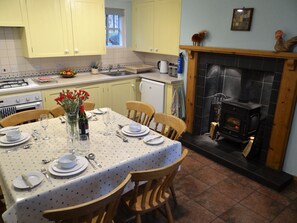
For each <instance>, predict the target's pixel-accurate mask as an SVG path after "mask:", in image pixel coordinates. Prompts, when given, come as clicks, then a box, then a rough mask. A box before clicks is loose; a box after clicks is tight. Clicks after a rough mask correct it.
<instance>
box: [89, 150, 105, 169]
mask: <svg viewBox="0 0 297 223" xmlns="http://www.w3.org/2000/svg"><path fill="white" fill-rule="evenodd" d="M88 158H89V159H90V160H93V161H94V162H95V163H96V165H97V166H99V167H100V168H102V166H101V165H100V164H99V163H98V162H97V161H96V160H95V158H96V156H95V154H94V153H89V154H88Z"/></svg>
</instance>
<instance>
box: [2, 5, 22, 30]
mask: <svg viewBox="0 0 297 223" xmlns="http://www.w3.org/2000/svg"><path fill="white" fill-rule="evenodd" d="M0 26H20V27H21V26H24V23H23V14H22V11H21V0H1V1H0Z"/></svg>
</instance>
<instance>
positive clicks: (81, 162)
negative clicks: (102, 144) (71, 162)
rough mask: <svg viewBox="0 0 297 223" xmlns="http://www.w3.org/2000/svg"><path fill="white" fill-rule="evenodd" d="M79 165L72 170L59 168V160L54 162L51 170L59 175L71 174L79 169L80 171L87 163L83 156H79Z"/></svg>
mask: <svg viewBox="0 0 297 223" xmlns="http://www.w3.org/2000/svg"><path fill="white" fill-rule="evenodd" d="M76 158H77V164H76V165H75V166H74V167H72V168H69V169H63V168H60V167H59V163H58V160H54V161H53V162H52V164H51V168H52V169H53V170H54V171H56V172H59V173H70V172H74V171H76V170H78V169H80V168H81V167H82V166H83V165H84V163H85V158H84V157H82V156H77V157H76Z"/></svg>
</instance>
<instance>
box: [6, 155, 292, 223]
mask: <svg viewBox="0 0 297 223" xmlns="http://www.w3.org/2000/svg"><path fill="white" fill-rule="evenodd" d="M175 189H176V193H177V198H178V205H177V206H176V207H175V208H172V210H173V215H174V218H175V222H176V223H208V222H212V223H223V222H228V223H233V222H234V223H241V222H242V223H258V222H259V223H263V222H273V223H296V222H297V181H294V182H293V183H292V184H291V185H289V186H288V187H287V188H286V189H285V190H283V191H282V192H280V193H278V192H276V191H273V190H271V189H269V188H267V187H265V186H262V185H260V184H258V183H256V182H254V181H252V180H250V179H248V178H246V177H243V176H241V175H239V174H237V173H235V172H233V171H232V170H229V169H227V168H225V167H223V166H221V165H219V164H217V163H215V162H213V161H211V160H209V159H207V158H205V157H203V156H201V155H199V154H197V153H195V152H192V151H191V150H190V152H189V156H188V157H187V158H186V159H185V160H184V162H183V167H182V170H181V171H180V172H179V173H178V175H177V177H176V179H175ZM171 204H172V207H173V206H174V205H173V203H172V202H171ZM126 218H127V212H126V210H125V208H124V207H122V206H120V207H119V212H118V215H117V220H116V223H118V222H123V219H126ZM142 221H143V223H166V222H167V221H166V218H164V217H163V216H162V215H161V214H160V212H154V213H152V214H151V213H148V214H146V215H144V216H142ZM0 222H1V220H0ZM130 222H134V221H130Z"/></svg>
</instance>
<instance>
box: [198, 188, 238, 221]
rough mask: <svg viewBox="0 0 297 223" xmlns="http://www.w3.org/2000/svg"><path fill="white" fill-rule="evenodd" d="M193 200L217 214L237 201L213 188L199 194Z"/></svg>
mask: <svg viewBox="0 0 297 223" xmlns="http://www.w3.org/2000/svg"><path fill="white" fill-rule="evenodd" d="M195 201H196V202H198V203H199V204H200V205H201V206H203V207H205V208H206V209H207V210H209V211H210V212H211V213H213V214H215V215H217V216H219V215H221V214H222V213H224V212H225V211H227V210H228V209H230V208H231V207H233V206H234V205H235V204H236V203H237V202H236V201H234V200H232V199H230V198H229V197H227V196H226V195H224V194H222V193H220V192H219V191H217V190H215V189H213V188H210V189H209V190H207V191H205V192H203V193H202V194H200V195H199V196H198V197H196V198H195Z"/></svg>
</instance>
